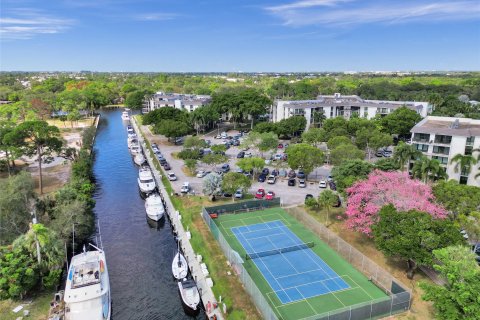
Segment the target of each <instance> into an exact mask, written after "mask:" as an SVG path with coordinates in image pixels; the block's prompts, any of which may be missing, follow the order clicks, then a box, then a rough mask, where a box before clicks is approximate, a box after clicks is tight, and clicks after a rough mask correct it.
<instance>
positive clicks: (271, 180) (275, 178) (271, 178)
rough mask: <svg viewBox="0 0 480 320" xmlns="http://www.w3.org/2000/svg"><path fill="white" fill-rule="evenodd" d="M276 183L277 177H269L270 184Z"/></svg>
mask: <svg viewBox="0 0 480 320" xmlns="http://www.w3.org/2000/svg"><path fill="white" fill-rule="evenodd" d="M275 181H277V177H275V176H274V175H273V174H271V175H269V176H268V179H267V183H268V184H274V183H275Z"/></svg>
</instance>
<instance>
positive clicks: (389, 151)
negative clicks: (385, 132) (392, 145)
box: [383, 148, 393, 158]
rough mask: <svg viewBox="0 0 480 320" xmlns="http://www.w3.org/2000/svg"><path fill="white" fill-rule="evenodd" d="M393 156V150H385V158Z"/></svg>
mask: <svg viewBox="0 0 480 320" xmlns="http://www.w3.org/2000/svg"><path fill="white" fill-rule="evenodd" d="M392 155H393V152H392V150H389V149H387V148H385V149H383V156H384V157H385V158H390V157H392Z"/></svg>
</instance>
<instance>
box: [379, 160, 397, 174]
mask: <svg viewBox="0 0 480 320" xmlns="http://www.w3.org/2000/svg"><path fill="white" fill-rule="evenodd" d="M375 169H378V170H382V171H397V170H398V169H400V166H399V165H398V163H397V162H396V161H395V160H394V159H392V158H382V159H380V160H378V161H377V162H375Z"/></svg>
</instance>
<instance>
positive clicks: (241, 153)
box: [237, 151, 245, 159]
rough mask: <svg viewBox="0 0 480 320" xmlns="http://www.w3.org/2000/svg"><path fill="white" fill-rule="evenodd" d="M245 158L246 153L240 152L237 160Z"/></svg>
mask: <svg viewBox="0 0 480 320" xmlns="http://www.w3.org/2000/svg"><path fill="white" fill-rule="evenodd" d="M243 157H245V151H240V152H239V153H238V154H237V158H238V159H240V158H243Z"/></svg>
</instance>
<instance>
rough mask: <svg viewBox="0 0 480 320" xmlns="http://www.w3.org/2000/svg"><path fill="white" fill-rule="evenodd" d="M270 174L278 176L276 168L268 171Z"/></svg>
mask: <svg viewBox="0 0 480 320" xmlns="http://www.w3.org/2000/svg"><path fill="white" fill-rule="evenodd" d="M270 174H271V175H274V176H275V177H276V176H278V170H277V169H273V170H272V172H270Z"/></svg>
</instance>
